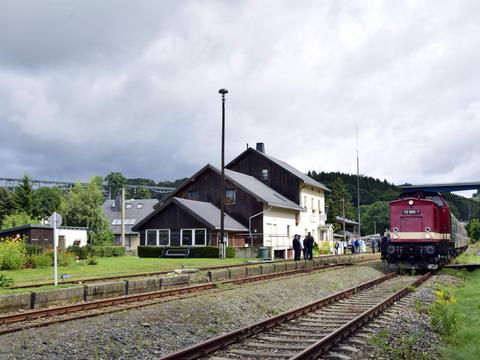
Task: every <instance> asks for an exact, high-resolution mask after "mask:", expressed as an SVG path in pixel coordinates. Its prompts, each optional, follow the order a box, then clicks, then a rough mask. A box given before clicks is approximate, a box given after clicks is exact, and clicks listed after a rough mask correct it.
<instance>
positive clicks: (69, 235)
mask: <svg viewBox="0 0 480 360" xmlns="http://www.w3.org/2000/svg"><path fill="white" fill-rule="evenodd" d="M62 236H63V237H64V238H65V247H69V246H71V245H73V243H74V241H76V240H78V241H80V246H85V245H87V239H88V234H87V230H80V229H62V228H60V229H58V237H59V238H60V237H62Z"/></svg>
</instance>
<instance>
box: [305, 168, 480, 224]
mask: <svg viewBox="0 0 480 360" xmlns="http://www.w3.org/2000/svg"><path fill="white" fill-rule="evenodd" d="M308 175H309V176H310V177H312V178H313V179H315V180H317V181H319V182H321V183H323V184H325V185H326V186H327V187H328V188H330V189H331V190H332V193H329V194H327V204H329V203H332V201H331V199H332V198H333V199H335V197H336V194H334V193H335V190H336V191H337V192H338V191H341V190H339V184H340V186H342V185H344V186H345V189H346V191H347V192H348V195H349V197H350V202H351V204H352V208H356V204H357V176H356V175H351V174H344V173H340V172H319V173H317V172H316V171H309V172H308ZM359 183H360V204H361V208H362V211H361V215H362V218H364V220H362V223H363V224H364V225H365V227H366V228H365V231H367V232H369V233H373V230H374V229H373V221H375V222H376V224H380V225H379V226H380V227H378V226H377V231H378V229H381V228H382V227H384V226H386V224H385V221H386V219H387V217H386V216H385V214H382V213H383V212H385V209H388V206H387V204H388V202H389V201H391V200H394V199H395V198H397V197H398V196H399V195H400V194H401V189H400V188H399V187H397V186H395V185H394V184H391V183H389V182H388V181H387V180H380V179H375V178H373V177H369V176H360V178H359ZM444 197H445V199H446V200H447V202H448V204H449V207H450V208H451V210H452V212H453V214H454V215H455V216H456V217H457V218H458V219H459V220H462V221H470V220H471V219H478V218H480V202H479V201H478V200H479V198H478V197H474V198H466V197H463V196H459V195H456V194H452V193H446V194H444ZM329 199H330V200H329ZM332 206H333V208H335V207H334V205H332ZM373 208H375V209H376V210H375V211H374V210H373ZM382 209H383V210H382ZM369 213H373V214H372V215H373V216H374V219H373V220H372V221H371V223H370V224H369V223H368V221H369V220H371V219H369ZM377 213H379V214H377ZM348 214H349V213H348V212H347V215H348ZM352 215H353V219H356V218H357V216H356V213H355V212H353V214H352V213H350V216H352ZM362 233H363V231H362Z"/></svg>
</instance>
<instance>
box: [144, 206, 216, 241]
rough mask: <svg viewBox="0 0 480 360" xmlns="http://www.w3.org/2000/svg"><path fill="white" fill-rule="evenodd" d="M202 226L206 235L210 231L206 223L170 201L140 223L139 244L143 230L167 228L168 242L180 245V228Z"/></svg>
mask: <svg viewBox="0 0 480 360" xmlns="http://www.w3.org/2000/svg"><path fill="white" fill-rule="evenodd" d="M203 228H207V236H209V234H210V233H211V231H210V229H208V227H207V225H206V224H204V223H203V222H201V221H200V220H198V219H197V218H196V217H194V216H192V215H191V214H189V213H188V212H187V211H185V210H184V209H182V208H180V207H179V206H178V205H177V204H175V203H174V202H172V203H170V204H168V205H167V206H165V207H164V208H163V209H162V210H160V211H159V212H157V213H156V214H155V215H154V216H153V217H152V218H150V219H149V220H147V221H146V222H145V223H144V224H142V225H140V226H139V227H138V229H137V230H138V231H139V232H140V244H145V230H149V229H169V230H170V244H171V245H176V246H178V245H180V229H203Z"/></svg>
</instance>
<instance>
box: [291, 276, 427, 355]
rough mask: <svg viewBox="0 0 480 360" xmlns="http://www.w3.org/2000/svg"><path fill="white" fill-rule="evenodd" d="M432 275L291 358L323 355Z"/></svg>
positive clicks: (404, 289) (402, 290) (409, 286)
mask: <svg viewBox="0 0 480 360" xmlns="http://www.w3.org/2000/svg"><path fill="white" fill-rule="evenodd" d="M431 276H432V273H431V272H429V273H427V274H425V275H423V276H422V277H420V278H419V279H417V280H416V281H414V282H413V283H411V284H410V285H408V286H406V287H404V288H403V289H401V290H399V291H397V292H396V293H395V294H393V295H392V296H390V297H388V298H387V299H385V300H384V301H382V302H381V303H379V304H378V305H375V306H374V307H372V308H370V309H368V310H367V311H365V312H364V313H362V314H360V315H359V316H357V317H356V318H355V319H353V320H351V321H349V322H348V323H346V324H345V325H343V326H342V327H340V328H338V329H337V330H335V331H333V332H332V333H331V334H329V335H327V336H325V337H324V338H322V339H321V340H319V341H318V342H316V343H314V344H312V345H311V346H310V347H308V348H307V349H305V350H304V351H302V352H301V353H299V354H297V355H295V356H293V357H291V358H290V360H306V359H309V360H310V359H311V360H314V359H317V358H318V357H319V356H320V355H322V354H323V353H324V352H325V351H327V350H328V349H330V348H331V347H332V346H333V345H335V344H336V343H338V342H339V341H341V340H342V339H343V338H345V337H346V336H348V335H349V334H351V333H353V332H354V331H356V330H357V329H358V328H360V327H362V326H363V325H364V324H365V323H366V322H368V321H369V320H371V319H373V318H374V317H376V316H377V315H378V314H380V313H381V312H383V311H384V310H385V309H386V308H387V307H389V306H391V305H392V304H393V303H395V302H396V301H397V300H399V299H400V298H402V297H404V296H405V295H407V294H408V293H410V292H411V289H410V288H411V287H412V286H413V287H418V286H419V285H420V284H422V283H424V282H425V281H427V280H428V279H429V278H430V277H431Z"/></svg>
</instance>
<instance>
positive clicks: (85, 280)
mask: <svg viewBox="0 0 480 360" xmlns="http://www.w3.org/2000/svg"><path fill="white" fill-rule="evenodd" d="M337 256H338V255H327V256H323V257H321V258H323V259H335V258H336V257H337ZM341 256H349V257H355V255H352V254H345V255H341ZM378 259H379V258H378ZM378 259H377V258H373V257H372V259H363V260H355V259H353V261H352V262H351V264H354V263H360V262H369V261H375V260H378ZM289 261H293V260H287V261H285V260H283V261H265V262H258V263H245V264H231V265H215V266H207V267H200V268H198V270H199V271H208V270H219V269H231V268H235V267H245V266H255V265H262V264H275V263H282V262H289ZM301 261H302V260H301ZM341 264H343V263H340V265H341ZM171 272H173V270H164V271H156V272H144V273H136V274H126V275H115V276H106V277H102V278H86V279H77V280H68V281H61V282H60V284H85V283H91V282H101V281H105V280H116V279H124V278H136V277H149V276H156V275H165V274H169V273H171ZM48 285H52V282H51V281H48V282H42V283H36V284H27V285H14V286H11V287H9V288H8V289H28V288H34V287H42V286H48Z"/></svg>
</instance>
